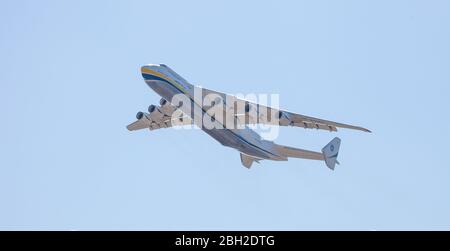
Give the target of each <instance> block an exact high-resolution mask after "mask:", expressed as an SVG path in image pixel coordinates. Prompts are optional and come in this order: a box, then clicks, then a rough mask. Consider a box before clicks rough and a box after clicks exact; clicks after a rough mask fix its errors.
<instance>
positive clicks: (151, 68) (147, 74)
mask: <svg viewBox="0 0 450 251" xmlns="http://www.w3.org/2000/svg"><path fill="white" fill-rule="evenodd" d="M141 74H142V77H143V78H144V79H145V80H155V79H158V76H159V75H160V73H159V72H158V70H157V66H156V65H144V66H142V67H141Z"/></svg>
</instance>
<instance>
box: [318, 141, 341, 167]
mask: <svg viewBox="0 0 450 251" xmlns="http://www.w3.org/2000/svg"><path fill="white" fill-rule="evenodd" d="M340 146H341V139H340V138H338V137H336V138H334V139H333V140H332V141H330V143H328V145H326V146H325V147H324V148H322V154H323V157H324V159H325V163H326V164H327V166H328V168H330V169H331V170H334V166H335V165H336V163H337V164H339V162H338V161H337V157H338V154H339V147H340Z"/></svg>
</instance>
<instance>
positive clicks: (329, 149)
mask: <svg viewBox="0 0 450 251" xmlns="http://www.w3.org/2000/svg"><path fill="white" fill-rule="evenodd" d="M340 145H341V140H340V139H339V138H334V139H333V140H332V141H330V143H328V144H327V145H326V146H325V147H324V148H323V149H322V152H321V153H320V152H314V151H309V150H303V149H298V148H294V147H290V146H282V145H276V149H277V152H278V153H279V154H280V155H281V156H284V157H287V158H300V159H312V160H323V161H325V164H326V165H327V167H328V168H330V169H331V170H334V167H335V165H336V164H339V162H338V161H337V157H338V153H339V147H340Z"/></svg>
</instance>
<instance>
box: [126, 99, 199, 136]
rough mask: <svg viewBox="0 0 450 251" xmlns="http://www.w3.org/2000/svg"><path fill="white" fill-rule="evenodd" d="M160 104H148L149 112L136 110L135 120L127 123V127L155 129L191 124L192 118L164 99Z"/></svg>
mask: <svg viewBox="0 0 450 251" xmlns="http://www.w3.org/2000/svg"><path fill="white" fill-rule="evenodd" d="M160 103H161V106H160V107H156V106H155V105H151V106H149V109H148V110H149V113H144V112H138V113H137V114H136V119H137V120H136V121H134V122H133V123H131V124H129V125H128V126H127V129H128V130H130V131H136V130H141V129H150V130H151V131H152V130H156V129H160V128H169V127H173V126H183V125H190V124H192V119H191V118H190V117H188V116H186V115H185V114H183V112H181V110H179V109H177V108H175V107H174V106H172V105H171V104H169V103H168V102H167V101H165V100H163V99H162V100H161V102H160Z"/></svg>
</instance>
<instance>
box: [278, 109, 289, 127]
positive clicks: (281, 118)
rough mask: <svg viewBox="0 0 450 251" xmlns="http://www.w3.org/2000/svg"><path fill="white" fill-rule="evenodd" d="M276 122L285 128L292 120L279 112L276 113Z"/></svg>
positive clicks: (284, 113)
mask: <svg viewBox="0 0 450 251" xmlns="http://www.w3.org/2000/svg"><path fill="white" fill-rule="evenodd" d="M278 121H279V123H280V125H282V126H287V125H290V124H291V121H292V120H291V118H290V116H289V114H287V113H286V112H282V111H279V112H278Z"/></svg>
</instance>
